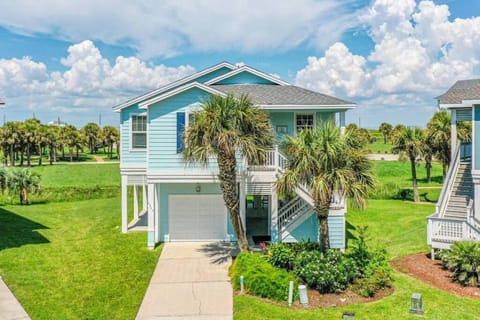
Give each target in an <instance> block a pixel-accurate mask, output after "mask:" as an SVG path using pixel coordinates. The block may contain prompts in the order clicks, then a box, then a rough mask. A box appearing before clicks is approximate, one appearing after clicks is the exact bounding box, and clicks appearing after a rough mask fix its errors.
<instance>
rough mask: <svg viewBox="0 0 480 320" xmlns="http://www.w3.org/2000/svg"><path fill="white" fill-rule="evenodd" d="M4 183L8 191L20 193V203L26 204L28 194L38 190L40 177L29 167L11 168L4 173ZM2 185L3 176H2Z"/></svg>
mask: <svg viewBox="0 0 480 320" xmlns="http://www.w3.org/2000/svg"><path fill="white" fill-rule="evenodd" d="M4 179H5V185H6V187H7V189H8V191H9V192H10V193H16V194H19V195H20V204H21V205H27V204H28V203H29V202H28V194H29V193H38V192H39V191H40V181H41V177H40V175H39V174H38V173H36V172H33V171H31V170H29V169H21V170H13V171H10V172H8V173H7V174H6V177H5V178H4ZM2 186H3V178H2Z"/></svg>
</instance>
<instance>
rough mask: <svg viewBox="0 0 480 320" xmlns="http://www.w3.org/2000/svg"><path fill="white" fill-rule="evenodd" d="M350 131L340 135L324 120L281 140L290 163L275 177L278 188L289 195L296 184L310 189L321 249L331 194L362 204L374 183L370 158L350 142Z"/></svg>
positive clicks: (325, 239) (324, 245) (324, 247)
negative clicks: (315, 125) (278, 176)
mask: <svg viewBox="0 0 480 320" xmlns="http://www.w3.org/2000/svg"><path fill="white" fill-rule="evenodd" d="M350 132H354V131H349V132H347V134H346V136H345V137H342V136H341V134H340V130H339V128H337V127H335V125H334V124H333V123H332V122H325V123H322V124H321V125H320V126H319V127H317V128H316V129H314V130H302V131H301V132H299V133H298V134H297V135H296V136H295V137H286V140H285V143H284V148H285V151H286V153H287V156H288V157H289V166H288V169H287V170H286V171H285V172H284V174H283V175H282V176H281V177H280V178H279V179H278V181H277V184H276V188H277V191H278V192H279V193H280V194H282V195H289V194H291V193H292V192H293V191H294V190H295V188H296V186H297V185H298V184H302V185H306V186H307V187H308V188H309V189H310V193H311V196H312V198H313V201H314V209H315V212H316V215H317V219H318V224H319V230H318V232H319V235H320V246H321V249H322V251H323V252H325V251H327V250H328V249H329V248H330V243H329V238H328V214H329V209H330V205H331V203H332V200H333V199H334V197H342V198H343V197H350V198H351V199H352V204H353V205H354V206H356V207H358V208H364V207H365V206H366V201H367V199H368V193H369V192H370V191H371V190H373V188H374V186H375V178H374V175H373V173H372V166H371V162H370V161H369V160H368V159H367V158H366V156H365V154H364V153H363V152H362V151H361V150H359V149H357V148H355V147H352V146H351V145H350V144H349V142H348V141H349V139H351V137H348V135H349V134H351V133H350Z"/></svg>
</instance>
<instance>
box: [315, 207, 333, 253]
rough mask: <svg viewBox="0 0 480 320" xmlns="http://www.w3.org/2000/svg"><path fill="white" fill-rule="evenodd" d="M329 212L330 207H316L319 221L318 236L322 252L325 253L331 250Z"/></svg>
mask: <svg viewBox="0 0 480 320" xmlns="http://www.w3.org/2000/svg"><path fill="white" fill-rule="evenodd" d="M328 210H329V205H327V206H325V205H318V206H315V211H316V212H317V219H318V236H319V240H320V251H321V252H323V253H325V252H327V251H328V250H329V249H330V238H329V237H328Z"/></svg>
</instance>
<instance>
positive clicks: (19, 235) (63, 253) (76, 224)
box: [0, 165, 160, 320]
mask: <svg viewBox="0 0 480 320" xmlns="http://www.w3.org/2000/svg"><path fill="white" fill-rule="evenodd" d="M101 167H102V168H107V167H106V166H104V165H102V166H101ZM56 168H60V166H58V167H56ZM69 168H72V169H74V168H73V167H70V166H69ZM89 168H90V166H89ZM74 170H75V169H74ZM107 170H108V169H107ZM77 173H78V172H77ZM49 174H50V172H49ZM80 179H82V180H84V181H87V180H88V178H86V177H80ZM105 179H108V178H107V177H106V178H105ZM119 204H120V199H119V198H118V197H116V198H110V199H101V200H89V201H78V202H62V203H49V204H45V205H42V204H36V205H32V206H26V207H21V206H4V207H1V209H0V235H1V236H0V274H1V275H2V276H3V278H4V280H5V281H6V283H7V284H8V286H9V287H10V288H11V289H12V291H13V292H14V294H15V295H16V296H17V298H18V299H19V300H20V302H21V303H22V305H23V306H24V307H25V309H26V311H27V312H28V313H29V315H30V316H31V317H32V319H34V320H35V319H134V318H135V314H136V312H137V311H138V307H139V306H140V303H141V301H142V299H143V296H144V293H145V290H146V288H147V285H148V282H149V280H150V277H151V274H152V272H153V270H154V267H155V264H156V262H157V259H158V256H159V254H160V249H156V250H153V251H149V250H148V249H147V248H146V234H145V233H129V234H122V233H121V232H120V214H119V212H120V208H119Z"/></svg>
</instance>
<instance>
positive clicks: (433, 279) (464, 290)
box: [392, 253, 480, 299]
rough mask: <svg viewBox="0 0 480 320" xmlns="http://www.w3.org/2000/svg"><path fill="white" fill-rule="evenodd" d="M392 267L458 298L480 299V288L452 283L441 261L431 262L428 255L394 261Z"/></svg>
mask: <svg viewBox="0 0 480 320" xmlns="http://www.w3.org/2000/svg"><path fill="white" fill-rule="evenodd" d="M392 266H393V267H394V268H395V269H397V270H398V271H400V272H403V273H406V274H408V275H409V276H412V277H414V278H416V279H418V280H421V281H423V282H425V283H428V284H429V285H431V286H432V287H435V288H438V289H441V290H444V291H448V292H450V293H454V294H456V295H458V296H462V297H468V298H473V299H480V288H478V287H464V286H462V285H460V284H458V283H456V282H453V281H452V278H451V272H450V271H448V270H445V269H443V268H442V263H441V261H440V260H431V259H430V254H428V253H416V254H412V255H409V256H405V257H403V258H401V259H396V260H393V261H392Z"/></svg>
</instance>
